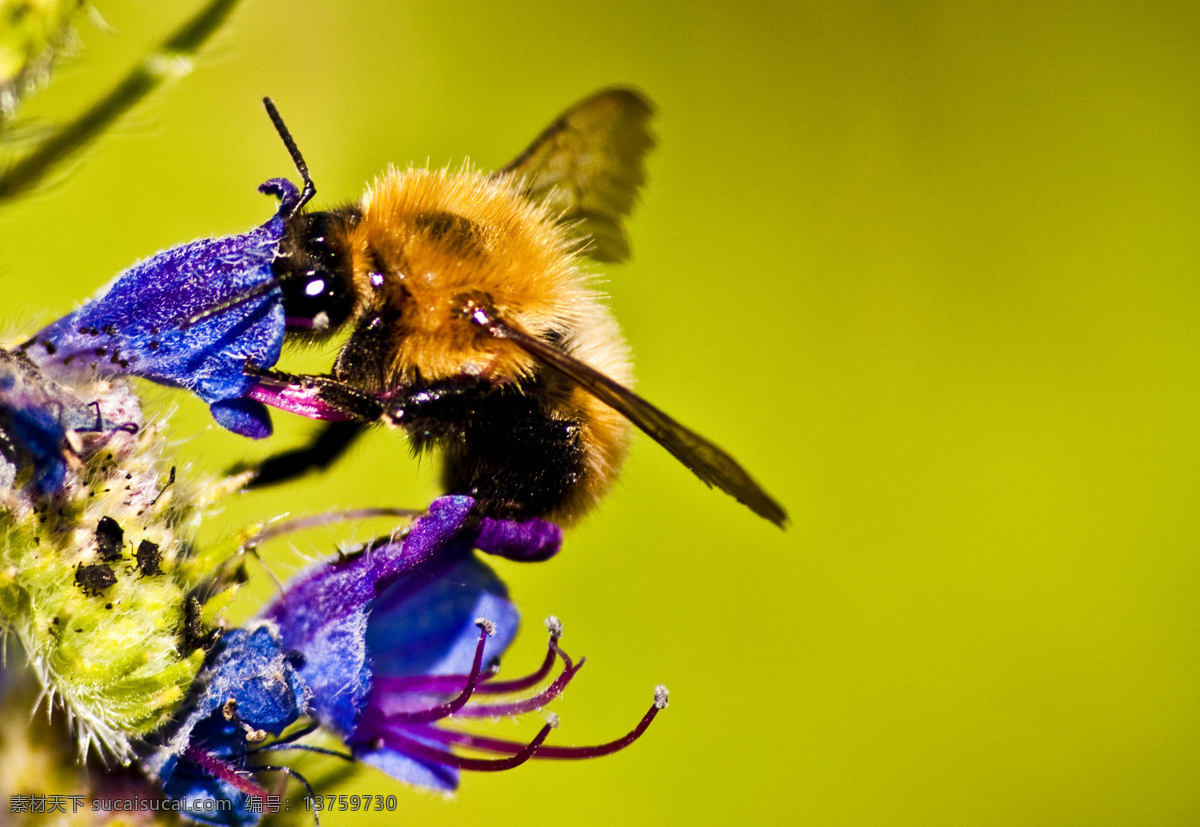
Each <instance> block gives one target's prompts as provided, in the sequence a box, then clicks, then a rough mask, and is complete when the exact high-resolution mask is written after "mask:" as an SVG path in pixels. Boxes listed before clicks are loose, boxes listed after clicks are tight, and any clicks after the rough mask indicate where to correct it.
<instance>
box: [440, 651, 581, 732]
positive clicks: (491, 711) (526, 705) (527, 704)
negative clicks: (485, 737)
mask: <svg viewBox="0 0 1200 827" xmlns="http://www.w3.org/2000/svg"><path fill="white" fill-rule="evenodd" d="M586 660H587V659H586V658H583V659H581V660H580V661H579V663H578V664H571V663H570V661H567V665H566V666H564V667H563V671H562V673H561V674H560V675H559V676H558V677H557V678H556V679H555V681H554V683H552V684H550V685H549V686H547V687H546V688H545V689H543V690H542V691H541V692H539V693H537V694H536V695H532V696H530V697H528V698H525V699H523V700H520V701H513V702H512V703H506V704H474V705H472V706H468V707H466V708H464V709H462V710H461V711H460V712H459V713H458V714H459V716H460V717H463V718H503V717H506V716H509V715H523V714H525V713H526V712H535V711H537V710H539V709H541V708H542V707H543V706H545V705H546V704H548V703H550V701H552V700H554V699H555V698H557V697H558V696H559V695H561V694H562V691H563V690H564V689H566V688H567V684H569V683H570V682H571V679H572V678H574V677H575V673H576V672H578V671H579V670H580V669H581V668H583V664H584V663H585V662H586Z"/></svg>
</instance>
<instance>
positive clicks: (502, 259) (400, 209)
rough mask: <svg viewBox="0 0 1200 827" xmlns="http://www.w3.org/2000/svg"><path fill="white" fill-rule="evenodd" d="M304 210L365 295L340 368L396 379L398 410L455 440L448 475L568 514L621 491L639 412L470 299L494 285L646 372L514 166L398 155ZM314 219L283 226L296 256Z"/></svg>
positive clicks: (427, 433) (420, 436) (513, 311)
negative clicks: (398, 159)
mask: <svg viewBox="0 0 1200 827" xmlns="http://www.w3.org/2000/svg"><path fill="white" fill-rule="evenodd" d="M305 219H307V220H308V221H309V222H313V221H319V222H323V223H324V224H325V225H326V226H325V227H324V230H325V232H324V233H323V235H321V236H319V237H320V238H321V240H322V241H323V243H324V244H326V245H328V248H329V253H331V255H332V258H333V259H334V260H335V261H336V262H337V268H336V269H337V270H338V271H340V272H341V273H342V274H343V275H342V278H348V279H349V280H350V282H349V283H348V284H346V285H344V288H345V289H348V291H349V294H350V295H352V296H353V306H352V307H351V308H350V309H349V310H348V315H347V318H346V319H345V321H344V322H343V323H341V324H337V325H336V327H338V328H349V329H350V330H351V333H350V336H349V339H348V340H347V341H346V343H345V345H344V346H343V347H342V350H341V353H340V355H339V357H338V359H337V362H336V363H335V365H334V367H333V371H332V375H333V377H334V378H335V379H337V380H339V381H342V382H346V383H349V384H352V385H353V386H355V387H358V388H361V389H362V390H364V391H366V392H367V393H370V394H372V395H375V396H377V397H380V398H385V399H386V398H388V397H389V396H392V395H395V396H396V401H395V402H394V407H393V408H392V409H391V413H390V415H389V416H388V418H390V419H392V420H393V421H394V422H395V423H396V424H398V425H399V426H401V427H403V428H404V429H405V430H406V431H407V433H408V434H409V436H410V438H411V440H412V442H413V445H414V447H415V448H417V449H418V450H421V449H426V448H432V447H436V448H439V449H441V450H442V451H443V453H444V457H445V466H444V468H445V470H444V474H445V477H446V484H447V486H448V488H449V490H450V491H452V492H455V493H465V494H470V495H471V496H474V497H475V498H476V499H477V500H478V501H479V502H480V504H481V507H482V508H483V509H484V510H485V511H486V512H488V513H493V514H502V515H504V516H516V517H519V516H534V515H536V516H548V517H550V518H551V519H555V520H560V521H568V522H569V521H570V520H571V519H573V518H574V517H576V516H578V515H579V514H580V513H582V512H583V511H586V510H587V509H588V508H590V506H591V505H593V504H594V503H595V502H596V501H598V500H599V499H600V498H601V497H602V496H603V495H604V494H605V493H606V492H607V491H608V489H609V488H610V487H611V485H612V482H613V480H614V478H615V476H616V473H617V470H618V469H619V468H620V465H621V462H622V460H623V459H624V456H625V452H626V448H627V445H628V439H629V423H628V421H627V420H626V419H625V418H624V417H623V416H621V415H620V414H618V413H617V412H616V411H614V410H613V409H612V408H610V407H609V406H608V405H606V404H604V403H603V402H601V401H600V400H598V399H597V398H596V397H595V396H593V395H592V394H591V393H588V392H587V391H586V390H584V389H583V388H581V387H579V386H578V385H576V384H574V383H572V382H570V381H568V380H566V379H564V378H563V377H562V376H561V375H559V374H558V373H556V372H554V371H551V370H548V369H547V368H546V367H545V366H544V365H542V364H541V363H540V362H539V361H538V360H536V359H534V358H533V357H532V356H530V355H529V354H528V353H526V352H525V351H523V350H522V349H520V348H519V347H517V346H516V345H515V344H513V343H512V342H510V341H507V340H504V339H497V338H495V337H493V336H489V335H487V334H486V332H484V331H482V330H481V329H480V328H479V327H478V326H477V325H475V324H472V323H471V322H470V321H469V320H468V319H467V318H465V316H464V314H463V312H462V311H463V304H464V301H465V300H468V299H475V298H478V297H483V298H484V299H485V300H486V301H487V302H488V304H489V306H491V307H493V308H495V309H496V311H497V312H499V313H502V314H503V316H504V318H506V319H508V320H510V321H512V322H513V323H515V324H516V325H518V326H519V327H520V328H521V329H522V330H524V331H525V332H527V333H528V334H530V335H532V336H535V337H537V338H539V339H542V340H543V341H545V342H548V343H550V344H552V345H554V346H555V347H556V348H558V349H560V350H561V351H562V352H563V353H566V354H568V355H570V356H572V357H574V358H576V359H578V360H580V361H582V362H584V363H585V364H588V365H590V366H591V367H593V368H595V369H596V370H599V371H601V372H603V373H604V374H606V375H608V376H610V377H612V378H613V379H615V380H616V381H619V382H621V383H622V384H629V383H630V382H631V381H632V374H631V372H630V369H629V364H628V360H627V355H626V348H625V344H624V341H623V340H622V338H621V335H620V331H619V329H618V327H617V325H616V322H615V321H614V320H613V319H612V317H611V315H610V314H609V312H608V310H607V309H606V308H605V307H604V306H603V305H602V304H601V303H600V301H599V297H598V296H597V294H596V293H595V291H593V290H592V289H590V287H589V286H588V274H587V273H586V272H585V271H584V270H583V269H581V266H580V260H579V256H578V253H577V249H578V247H579V244H578V242H576V241H572V240H571V239H569V238H568V237H567V236H566V235H565V233H564V231H563V228H562V225H560V224H558V223H556V216H555V215H553V214H552V213H551V212H550V211H549V208H547V207H546V206H544V205H542V204H537V203H534V202H532V201H530V200H528V199H527V198H525V197H524V196H523V195H522V193H521V190H520V188H519V182H514V181H513V180H512V179H511V178H510V177H508V176H499V177H489V176H486V175H484V174H482V173H479V172H476V171H474V170H471V169H469V168H462V169H459V170H447V169H439V170H430V169H423V168H409V169H406V170H397V169H390V170H388V171H387V172H386V173H385V174H384V175H382V176H381V177H380V178H379V179H378V180H377V181H376V182H375V183H374V184H373V185H372V186H371V187H370V188H369V189H368V190H367V193H366V194H365V195H364V197H363V199H362V200H361V202H360V203H359V204H358V205H355V206H351V207H344V208H341V209H338V210H333V211H331V212H329V213H324V214H320V213H314V214H310V215H308V216H302V217H301V219H300V220H305ZM304 235H307V236H308V237H309V238H310V239H311V238H312V234H311V226H310V227H307V228H305V230H303V231H302V232H300V233H297V234H296V235H295V236H293V237H292V239H293V241H292V242H291V243H289V241H288V240H287V239H285V242H284V245H283V255H284V258H285V260H286V259H288V258H294V259H296V260H297V261H298V262H301V263H303V262H304V261H305V256H312V252H311V251H310V250H304V249H300V248H299V244H303V243H304V241H303V236H304ZM310 243H311V242H310ZM293 263H294V262H293ZM334 321H336V320H334ZM333 327H334V326H329V327H327V328H326V329H327V330H330V329H333ZM324 332H325V331H324V330H314V331H313V332H311V333H309V334H308V335H309V336H310V337H314V338H315V337H320V336H322V335H323V334H324Z"/></svg>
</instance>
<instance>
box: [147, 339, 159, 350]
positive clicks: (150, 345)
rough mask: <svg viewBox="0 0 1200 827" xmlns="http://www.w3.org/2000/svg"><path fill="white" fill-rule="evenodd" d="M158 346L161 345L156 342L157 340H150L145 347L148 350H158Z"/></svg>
mask: <svg viewBox="0 0 1200 827" xmlns="http://www.w3.org/2000/svg"><path fill="white" fill-rule="evenodd" d="M160 344H161V343H160V342H159V341H158V339H151V340H150V342H149V343H148V344H147V345H146V347H148V348H150V350H158V346H159V345H160Z"/></svg>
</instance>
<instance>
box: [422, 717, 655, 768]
mask: <svg viewBox="0 0 1200 827" xmlns="http://www.w3.org/2000/svg"><path fill="white" fill-rule="evenodd" d="M659 709H660V707H659V706H658V704H657V703H656V704H654V705H652V706H651V707H650V710H649V711H648V712H647V713H646V714H645V715H644V716H642V720H641V721H639V722H638V725H637V726H636V727H634V728H633V729H632V730H631V731H630V732H628V733H627V734H626V735H624V736H622V737H621V738H617V739H616V740H615V741H609V742H608V743H605V744H597V745H595V746H591V747H540V748H539V749H538V751H537V756H536V757H538V758H557V759H561V760H574V759H580V758H598V757H600V756H601V755H610V754H611V753H614V752H618V751H620V750H623V749H625V747H627V746H629V745H630V744H632V743H633V742H634V741H636V740H637V739H638V738H640V737H641V736H642V733H644V732H645V731H646V729H647V728H648V727H649V726H650V722H651V721H653V720H654V717H655V716H656V715H657V714H658V711H659ZM412 732H413V734H414V735H417V736H419V737H421V738H428V739H430V740H435V741H441V742H443V743H446V744H459V745H461V746H465V747H470V748H472V749H478V750H483V751H485V752H499V753H517V752H518V751H521V750H523V748H524V747H523V745H522V744H519V743H516V742H514V741H506V740H503V739H500V738H485V737H483V736H481V735H472V734H470V733H469V732H453V731H450V730H445V729H437V728H435V727H430V726H423V727H417V728H414V729H413V730H412Z"/></svg>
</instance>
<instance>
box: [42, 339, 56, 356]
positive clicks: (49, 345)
mask: <svg viewBox="0 0 1200 827" xmlns="http://www.w3.org/2000/svg"><path fill="white" fill-rule="evenodd" d="M42 347H44V348H46V353H47V354H49V355H50V356H53V355H54V354H55V353H57V352H58V348H56V347H55V346H54V342H51V341H50V340H49V339H43V340H42Z"/></svg>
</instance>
